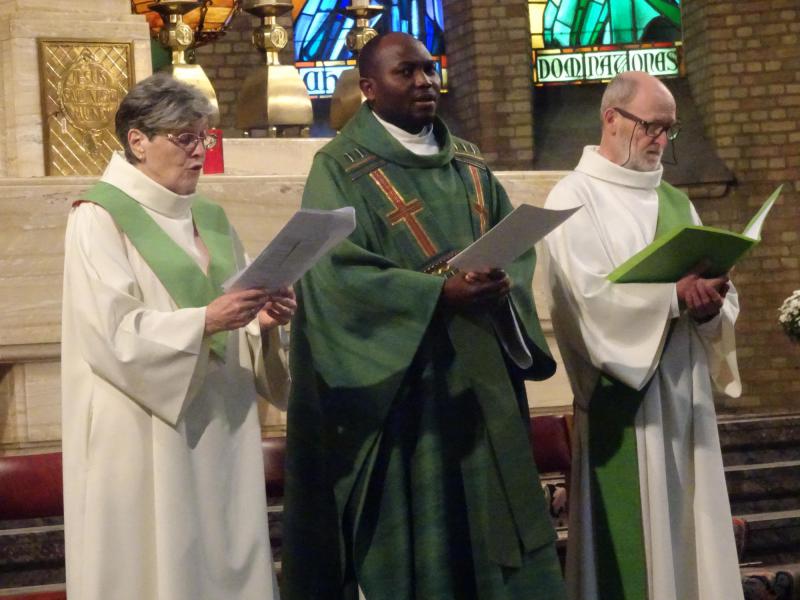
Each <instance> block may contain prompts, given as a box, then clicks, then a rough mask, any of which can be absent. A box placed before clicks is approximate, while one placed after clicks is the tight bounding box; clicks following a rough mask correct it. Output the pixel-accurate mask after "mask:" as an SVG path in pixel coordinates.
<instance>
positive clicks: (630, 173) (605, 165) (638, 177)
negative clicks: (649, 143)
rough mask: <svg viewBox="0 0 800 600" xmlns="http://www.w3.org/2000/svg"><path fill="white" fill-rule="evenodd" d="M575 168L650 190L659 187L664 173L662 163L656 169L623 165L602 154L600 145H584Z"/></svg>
mask: <svg viewBox="0 0 800 600" xmlns="http://www.w3.org/2000/svg"><path fill="white" fill-rule="evenodd" d="M575 170H576V171H579V172H581V173H586V174H587V175H590V176H592V177H595V178H597V179H602V180H603V181H608V182H610V183H616V184H617V185H624V186H626V187H632V188H641V189H648V190H652V189H655V188H656V187H658V185H659V184H660V183H661V175H662V174H663V173H664V167H662V166H661V165H659V167H658V169H656V170H655V171H634V170H633V169H626V168H625V167H621V166H620V165H618V164H615V163H613V162H611V161H610V160H608V159H607V158H606V157H604V156H602V155H601V154H600V152H598V146H586V147H584V149H583V156H581V160H580V162H579V163H578V166H577V167H575Z"/></svg>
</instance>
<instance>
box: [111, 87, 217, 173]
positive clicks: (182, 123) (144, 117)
mask: <svg viewBox="0 0 800 600" xmlns="http://www.w3.org/2000/svg"><path fill="white" fill-rule="evenodd" d="M213 112H214V107H213V106H212V105H211V102H209V100H208V98H206V97H205V96H204V95H203V93H202V92H201V91H200V90H198V89H197V88H195V87H193V86H190V85H188V84H186V83H183V82H182V81H178V80H177V79H175V78H174V77H172V76H171V75H169V74H167V73H156V74H155V75H152V76H150V77H148V78H147V79H142V80H141V81H140V82H139V83H137V84H136V85H134V86H133V87H132V88H131V90H130V91H129V92H128V94H127V95H126V96H125V97H124V98H123V99H122V102H121V103H120V105H119V108H118V109H117V115H116V117H115V118H114V126H115V129H116V132H117V138H118V139H119V141H120V142H121V143H122V147H123V148H124V149H125V158H126V159H128V162H130V163H133V164H136V163H137V162H139V160H138V159H137V158H136V156H135V155H134V154H133V151H132V150H131V148H130V146H129V145H128V132H129V131H130V130H131V129H138V130H139V131H141V132H142V133H144V134H145V135H146V136H147V138H148V139H149V138H151V137H153V136H154V135H156V134H157V133H161V132H164V131H175V130H178V129H181V128H183V127H186V126H187V125H191V124H192V123H194V122H195V121H197V120H198V119H204V118H208V117H210V116H211V114H213Z"/></svg>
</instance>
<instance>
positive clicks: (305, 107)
mask: <svg viewBox="0 0 800 600" xmlns="http://www.w3.org/2000/svg"><path fill="white" fill-rule="evenodd" d="M242 8H243V9H244V10H246V11H247V12H249V13H250V14H252V15H255V16H257V17H259V18H260V19H261V25H260V26H258V27H256V28H255V29H254V30H253V45H254V46H256V47H257V48H258V49H259V50H261V51H262V52H264V54H265V64H264V66H262V67H258V68H257V69H256V70H255V71H253V72H252V73H251V74H250V75H249V76H248V77H247V79H246V80H245V82H244V86H243V87H242V90H241V92H240V93H239V104H238V106H237V108H236V126H237V127H238V128H240V129H242V130H244V132H245V133H246V134H248V135H249V134H250V132H251V131H252V130H253V129H266V131H267V135H269V136H270V137H276V136H277V135H278V133H279V128H280V130H281V131H283V130H285V129H286V128H288V127H300V128H301V133H302V134H303V135H307V134H308V126H309V125H311V123H312V122H313V120H314V115H313V113H312V110H311V98H309V96H308V90H307V89H306V86H305V84H304V83H303V80H302V79H301V78H300V73H299V72H298V71H297V69H296V68H295V67H294V66H293V65H281V64H280V59H279V58H278V52H279V51H280V50H282V49H283V48H285V47H286V44H287V43H288V42H289V34H288V33H287V32H286V29H285V28H284V27H283V26H282V25H279V24H278V22H277V17H278V15H281V14H283V13H285V12H286V11H288V10H291V8H292V3H291V2H279V1H277V0H245V1H244V2H243V4H242Z"/></svg>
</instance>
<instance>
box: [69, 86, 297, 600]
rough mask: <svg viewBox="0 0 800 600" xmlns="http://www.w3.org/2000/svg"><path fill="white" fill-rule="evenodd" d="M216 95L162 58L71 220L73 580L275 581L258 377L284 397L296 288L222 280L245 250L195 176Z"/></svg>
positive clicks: (87, 589)
mask: <svg viewBox="0 0 800 600" xmlns="http://www.w3.org/2000/svg"><path fill="white" fill-rule="evenodd" d="M210 114H211V106H210V104H209V103H208V101H207V100H206V99H205V98H204V97H203V96H202V94H200V93H199V92H198V91H196V90H195V89H194V88H192V87H189V86H187V85H185V84H183V83H180V82H178V81H176V80H174V79H172V78H171V77H169V76H167V75H163V74H160V75H154V76H153V77H149V78H148V79H145V80H143V81H141V82H140V83H138V84H137V85H136V86H134V87H133V89H132V90H131V91H130V93H129V94H128V95H127V96H126V97H125V98H124V99H123V101H122V104H121V105H120V107H119V111H118V113H117V117H116V130H117V135H118V136H119V138H120V141H121V142H122V145H123V146H124V148H125V153H124V157H123V155H122V154H116V155H114V157H113V158H112V159H111V162H110V163H109V165H108V168H107V169H106V171H105V173H104V174H103V176H102V177H101V179H100V181H99V182H98V183H97V184H96V185H95V186H93V187H92V188H91V189H89V190H88V191H87V192H85V193H84V194H83V195H82V197H81V200H79V201H78V202H76V203H75V205H74V207H73V209H72V211H71V213H70V216H69V221H68V224H67V233H66V248H65V262H64V298H63V318H62V324H63V331H62V394H63V396H62V412H63V415H62V424H63V435H62V437H63V457H64V517H65V539H66V552H67V593H68V596H69V597H70V598H74V599H76V600H109V599H111V598H113V599H114V600H204V599H205V600H212V599H213V600H222V599H224V600H265V599H269V598H277V586H276V584H275V578H274V574H273V571H272V556H271V551H270V547H269V538H268V535H267V522H266V498H265V491H264V490H265V488H264V471H263V461H262V453H261V437H260V433H261V428H260V425H259V420H258V412H257V407H256V398H257V394H258V393H260V394H261V395H262V396H264V397H266V398H267V399H269V400H270V401H272V402H274V403H276V404H278V405H283V404H284V403H285V399H286V393H287V388H288V383H289V381H288V375H287V372H286V369H285V364H284V361H283V357H282V354H281V349H280V343H279V341H278V336H277V333H278V327H279V326H280V325H282V324H286V323H287V322H288V321H289V319H290V318H291V316H292V315H293V314H294V311H295V306H296V305H295V300H294V295H293V293H292V292H291V290H280V291H279V292H277V293H268V292H267V291H265V290H243V291H232V292H228V293H222V288H221V284H222V282H223V281H225V280H226V279H227V278H228V277H229V276H230V275H231V274H232V273H233V272H235V271H236V270H237V269H238V268H240V267H242V266H243V265H244V262H245V257H244V253H243V251H242V247H241V244H240V242H239V240H238V238H237V237H236V234H235V232H234V231H233V229H232V227H231V226H230V224H229V223H228V220H227V218H226V217H225V213H224V211H223V210H222V209H221V208H220V207H218V206H217V205H215V204H213V203H212V202H210V201H208V200H207V199H205V198H203V197H201V196H200V195H198V194H196V193H195V188H196V187H197V181H198V178H199V176H200V170H201V168H202V165H203V158H204V156H205V145H206V141H207V140H208V136H207V134H206V127H207V125H208V117H209V115H210Z"/></svg>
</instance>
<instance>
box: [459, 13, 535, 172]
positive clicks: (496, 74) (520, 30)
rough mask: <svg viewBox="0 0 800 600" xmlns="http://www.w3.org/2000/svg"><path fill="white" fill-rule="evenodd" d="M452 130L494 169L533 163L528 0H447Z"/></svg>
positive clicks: (527, 167)
mask: <svg viewBox="0 0 800 600" xmlns="http://www.w3.org/2000/svg"><path fill="white" fill-rule="evenodd" d="M444 11H445V44H446V52H447V64H448V73H449V89H450V93H449V95H448V98H447V109H448V113H449V117H450V126H451V128H452V129H453V131H454V132H455V133H456V134H457V135H460V136H462V137H465V138H467V139H469V140H471V141H473V142H475V143H476V144H478V145H479V146H480V147H481V150H482V151H483V154H484V156H485V157H486V159H487V160H488V162H489V164H490V165H491V166H492V167H493V168H495V169H530V168H531V165H532V163H533V110H532V100H531V98H532V89H531V73H532V71H531V43H530V28H529V25H528V3H527V2H526V1H525V0H507V1H505V2H502V3H499V2H497V1H496V0H444Z"/></svg>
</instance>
